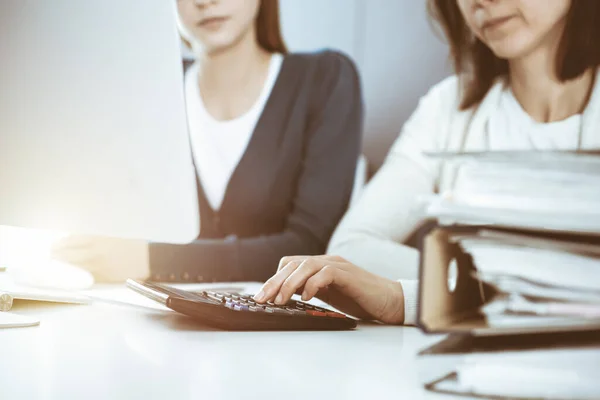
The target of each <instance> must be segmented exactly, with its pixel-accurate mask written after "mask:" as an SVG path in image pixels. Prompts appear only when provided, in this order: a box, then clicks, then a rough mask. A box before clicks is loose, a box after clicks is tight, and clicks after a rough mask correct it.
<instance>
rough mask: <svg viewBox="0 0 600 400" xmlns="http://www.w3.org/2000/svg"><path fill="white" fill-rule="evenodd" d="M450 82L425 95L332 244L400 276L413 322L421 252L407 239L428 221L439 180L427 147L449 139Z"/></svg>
mask: <svg viewBox="0 0 600 400" xmlns="http://www.w3.org/2000/svg"><path fill="white" fill-rule="evenodd" d="M450 84H451V83H450V82H446V83H443V84H440V85H439V86H437V87H434V88H433V89H432V90H431V91H430V92H429V93H428V94H427V95H426V96H425V97H423V98H422V99H421V101H420V102H419V106H418V107H417V109H416V111H415V112H414V113H413V115H412V116H411V117H410V118H409V120H408V121H407V122H406V124H405V125H404V127H403V129H402V132H401V134H400V136H399V138H398V139H397V140H396V142H395V143H394V145H393V147H392V148H391V150H390V153H389V154H388V157H387V158H386V161H385V163H384V165H383V166H382V168H381V169H380V171H379V172H378V173H377V174H376V175H375V177H374V178H373V179H372V180H371V182H370V183H369V184H368V186H367V187H366V188H365V190H364V191H363V194H362V196H361V198H360V199H359V201H358V203H356V205H355V206H354V207H353V208H352V209H351V210H350V211H349V212H348V213H347V214H346V216H345V217H344V219H343V220H342V222H341V223H340V225H339V226H338V228H337V230H336V232H335V233H334V235H333V237H332V240H331V243H330V245H329V249H328V253H329V254H332V255H338V256H341V257H344V258H345V259H347V260H348V261H350V262H352V263H354V264H356V265H358V266H360V267H362V268H364V269H366V270H368V271H371V272H373V273H375V274H377V275H380V276H384V277H386V278H389V279H393V280H396V279H401V280H400V282H401V283H402V286H403V290H404V295H405V315H406V322H407V323H409V324H412V323H414V321H415V316H416V304H417V303H416V302H417V287H418V281H416V279H417V278H418V262H419V253H418V251H417V250H416V249H414V248H411V247H408V246H406V245H405V244H404V243H405V241H406V240H407V239H408V238H409V236H410V235H411V234H412V233H413V232H415V231H416V229H417V228H418V227H419V225H420V224H421V222H422V221H423V218H422V212H421V211H422V209H421V207H420V202H419V199H420V198H421V197H426V196H429V195H431V194H433V193H434V192H435V188H436V185H437V183H438V182H437V181H438V175H439V165H438V164H437V163H436V162H434V161H432V160H430V159H428V158H426V157H425V154H424V153H425V152H430V151H438V150H440V148H441V147H442V145H441V143H443V142H444V139H443V138H442V137H441V136H442V135H443V134H442V132H443V126H442V125H443V122H441V121H444V118H443V116H444V115H446V114H447V113H448V111H447V110H446V109H447V108H448V102H447V101H445V100H444V98H447V97H449V93H447V92H448V91H449V90H448V87H449V85H450ZM454 84H455V81H454ZM454 92H456V91H454Z"/></svg>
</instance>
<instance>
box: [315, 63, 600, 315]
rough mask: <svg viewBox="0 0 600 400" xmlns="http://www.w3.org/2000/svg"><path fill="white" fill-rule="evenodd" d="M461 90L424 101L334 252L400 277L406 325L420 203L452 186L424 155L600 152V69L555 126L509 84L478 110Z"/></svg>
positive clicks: (414, 286)
mask: <svg viewBox="0 0 600 400" xmlns="http://www.w3.org/2000/svg"><path fill="white" fill-rule="evenodd" d="M459 93H460V85H459V81H458V78H457V77H456V76H454V77H450V78H448V79H446V80H444V81H443V82H441V83H439V84H438V85H436V86H434V87H433V88H432V89H431V90H430V91H429V92H428V93H427V95H425V96H424V97H423V98H422V99H421V100H420V102H419V106H418V107H417V109H416V110H415V112H414V113H413V115H412V116H411V117H410V119H409V120H408V121H407V122H406V123H405V124H404V127H403V128H402V133H401V134H400V136H399V137H398V139H397V140H396V142H395V143H394V145H393V146H392V148H391V150H390V152H389V154H388V156H387V159H386V161H385V163H384V165H383V166H382V167H381V169H380V170H379V172H378V173H377V174H376V175H375V177H374V178H373V179H372V180H371V182H369V184H368V186H367V187H366V188H365V190H364V191H363V192H362V195H361V198H360V199H359V201H358V202H357V204H355V205H354V206H353V207H352V208H351V209H350V210H349V212H348V213H347V214H346V215H345V216H344V218H343V219H342V221H341V223H340V224H339V225H338V227H337V229H336V231H335V233H334V235H333V237H332V238H331V241H330V244H329V248H328V250H327V252H328V254H333V255H339V256H342V257H344V258H345V259H347V260H348V261H350V262H353V263H354V264H356V265H358V266H360V267H363V268H365V269H367V270H369V271H371V272H374V273H376V274H378V275H381V276H384V277H387V278H389V279H398V278H400V282H401V283H402V288H403V290H404V306H405V310H404V311H405V322H406V324H414V323H415V318H416V311H417V293H418V281H417V279H418V265H419V252H418V251H417V250H415V249H413V248H410V247H408V246H405V245H403V243H404V242H405V241H406V240H407V239H408V238H409V237H410V235H411V234H412V233H413V232H414V231H415V229H416V228H417V227H418V226H419V224H420V223H421V222H422V214H421V213H420V210H419V209H418V207H415V205H416V204H418V199H419V198H421V197H426V196H428V195H431V194H433V193H434V192H435V190H436V188H439V186H440V185H443V183H444V181H445V180H444V169H443V168H441V166H440V164H439V162H438V161H435V160H432V159H431V158H428V157H426V156H425V155H424V154H425V153H427V152H443V151H448V152H455V151H486V150H488V151H497V150H508V149H511V150H517V149H521V150H526V149H527V150H534V149H535V150H558V149H563V150H564V149H571V150H574V149H578V148H581V149H584V150H585V149H598V148H600V134H599V132H600V69H599V70H598V73H597V77H596V84H595V86H594V88H593V91H592V96H591V97H590V101H589V103H588V105H587V107H586V109H585V111H584V113H583V114H582V115H575V116H573V117H571V118H568V119H566V120H564V121H559V122H553V123H548V124H544V123H537V122H535V121H534V120H533V119H532V118H531V117H530V116H529V114H527V113H526V112H525V111H524V110H523V108H522V107H521V105H520V104H519V103H518V101H517V100H516V99H515V98H514V96H513V95H512V93H511V91H510V90H507V89H506V84H505V82H503V81H499V82H496V83H495V84H494V86H493V87H492V88H491V89H490V91H489V92H488V94H487V95H486V97H485V99H484V100H483V101H482V102H481V103H480V105H479V106H478V107H474V108H472V109H469V110H466V111H460V110H459V103H460V95H459ZM580 144H581V146H579V145H580Z"/></svg>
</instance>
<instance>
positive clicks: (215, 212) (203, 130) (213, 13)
mask: <svg viewBox="0 0 600 400" xmlns="http://www.w3.org/2000/svg"><path fill="white" fill-rule="evenodd" d="M177 6H178V11H179V13H178V14H179V26H180V32H181V35H182V38H183V39H184V41H185V42H186V43H187V44H188V46H189V47H190V49H191V51H192V53H193V54H194V55H195V58H196V61H195V63H194V64H193V65H191V66H190V67H189V68H188V69H187V71H186V82H185V85H186V100H187V109H188V117H189V128H190V136H191V143H192V147H193V151H194V161H195V165H196V169H197V172H198V183H199V185H198V187H199V192H198V195H199V207H200V216H201V236H200V237H199V238H198V240H196V241H195V242H194V243H192V244H189V245H186V246H173V245H167V244H160V243H151V244H148V243H145V242H137V241H125V240H116V239H109V238H89V237H71V238H68V239H66V240H64V241H62V242H60V243H58V244H57V245H56V246H55V249H54V256H55V258H57V259H60V260H62V261H66V262H70V263H72V264H75V265H79V266H81V267H83V268H85V269H87V270H90V271H92V272H93V273H94V275H95V276H96V278H97V280H101V281H122V280H125V279H126V278H130V277H131V278H141V279H144V278H149V279H152V280H155V281H168V282H214V281H261V282H264V281H265V280H266V279H267V278H269V277H270V276H271V275H272V274H273V273H275V272H276V271H277V264H278V262H279V260H280V259H281V257H283V256H285V255H288V254H321V253H323V252H324V251H325V249H326V246H327V243H328V241H329V238H330V236H331V234H332V232H333V230H334V229H335V227H336V225H337V223H338V222H339V220H340V219H341V217H342V216H343V214H344V212H345V211H346V209H347V207H348V204H349V200H350V197H351V194H352V190H353V185H354V173H355V168H356V164H357V161H358V157H359V153H360V147H361V134H362V120H363V102H362V94H361V88H360V82H359V77H358V73H357V71H356V68H355V66H354V64H353V62H352V61H350V60H349V59H348V58H347V57H346V56H344V55H342V54H340V53H338V52H333V51H320V52H316V53H304V54H293V53H288V52H287V49H286V46H285V43H284V41H283V38H282V35H281V30H280V24H279V3H278V1H277V0H178V1H177Z"/></svg>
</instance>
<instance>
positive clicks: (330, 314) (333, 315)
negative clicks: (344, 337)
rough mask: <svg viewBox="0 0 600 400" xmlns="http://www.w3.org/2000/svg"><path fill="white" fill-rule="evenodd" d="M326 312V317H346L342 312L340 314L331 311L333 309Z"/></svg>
mask: <svg viewBox="0 0 600 400" xmlns="http://www.w3.org/2000/svg"><path fill="white" fill-rule="evenodd" d="M326 314H327V316H328V317H332V318H346V316H345V315H344V314H340V313H337V312H333V311H328V312H327V313H326Z"/></svg>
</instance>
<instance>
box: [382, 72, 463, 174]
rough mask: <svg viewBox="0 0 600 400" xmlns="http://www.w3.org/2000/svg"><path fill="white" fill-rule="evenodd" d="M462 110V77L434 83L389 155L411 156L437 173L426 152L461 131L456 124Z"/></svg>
mask: <svg viewBox="0 0 600 400" xmlns="http://www.w3.org/2000/svg"><path fill="white" fill-rule="evenodd" d="M461 113H462V112H461V111H460V81H459V78H458V77H457V76H451V77H449V78H446V79H444V80H443V81H441V82H439V83H437V84H435V85H434V86H432V87H431V88H430V89H429V90H428V91H427V93H426V94H425V95H424V96H423V97H421V98H420V100H419V104H418V106H417V108H416V110H415V111H414V112H413V114H412V115H411V116H410V118H409V119H408V120H407V121H406V123H405V124H404V126H403V127H402V130H401V133H400V135H399V136H398V138H397V139H396V141H395V143H394V145H393V146H392V149H391V151H390V153H389V154H390V157H392V158H394V157H401V158H403V159H404V158H408V159H411V160H412V161H414V162H415V163H416V164H418V165H420V166H422V167H423V168H424V169H426V170H427V171H428V172H429V173H430V174H431V175H432V176H434V175H435V167H433V165H432V163H431V162H430V161H429V160H428V159H427V158H426V157H424V153H426V152H437V151H441V150H443V149H445V147H446V144H447V143H448V140H449V138H450V136H452V135H454V134H458V133H456V132H459V131H461V130H460V129H456V126H455V125H456V121H457V117H458V115H460V114H461ZM455 131H456V132H455Z"/></svg>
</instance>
